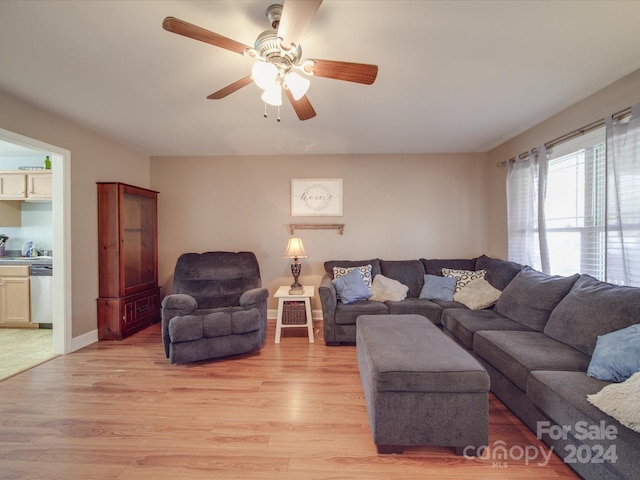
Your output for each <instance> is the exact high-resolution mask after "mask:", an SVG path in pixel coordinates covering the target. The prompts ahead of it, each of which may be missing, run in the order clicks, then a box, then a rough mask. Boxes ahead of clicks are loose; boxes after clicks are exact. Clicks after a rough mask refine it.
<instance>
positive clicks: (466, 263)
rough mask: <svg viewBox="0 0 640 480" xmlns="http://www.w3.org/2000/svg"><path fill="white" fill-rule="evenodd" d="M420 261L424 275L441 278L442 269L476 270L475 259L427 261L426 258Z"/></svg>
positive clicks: (435, 259) (434, 259)
mask: <svg viewBox="0 0 640 480" xmlns="http://www.w3.org/2000/svg"><path fill="white" fill-rule="evenodd" d="M420 261H421V262H422V264H423V265H424V269H425V270H426V272H425V273H428V274H429V275H438V276H440V277H441V276H442V269H443V268H451V269H453V270H475V269H476V259H475V258H452V259H442V258H432V259H429V260H427V259H426V258H421V259H420Z"/></svg>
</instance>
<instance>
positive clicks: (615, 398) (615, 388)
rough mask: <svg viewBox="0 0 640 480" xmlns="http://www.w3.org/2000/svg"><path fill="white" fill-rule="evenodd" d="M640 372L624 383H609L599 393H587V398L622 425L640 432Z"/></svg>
mask: <svg viewBox="0 0 640 480" xmlns="http://www.w3.org/2000/svg"><path fill="white" fill-rule="evenodd" d="M638 398H640V372H637V373H634V374H633V375H631V377H629V378H628V379H627V380H625V381H624V382H623V383H612V384H611V385H607V386H606V387H604V388H603V389H602V390H600V391H599V392H598V393H594V394H592V395H587V400H588V401H589V403H591V404H592V405H593V406H595V407H598V408H599V409H600V410H602V411H603V412H604V413H606V414H607V415H611V416H612V417H613V418H615V419H616V420H618V421H619V422H620V423H621V424H622V425H624V426H625V427H627V428H630V429H631V430H633V431H635V432H640V409H639V408H638Z"/></svg>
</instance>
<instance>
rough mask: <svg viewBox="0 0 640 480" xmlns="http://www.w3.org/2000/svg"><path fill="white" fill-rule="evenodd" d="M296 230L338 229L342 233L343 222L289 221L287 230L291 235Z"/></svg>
mask: <svg viewBox="0 0 640 480" xmlns="http://www.w3.org/2000/svg"><path fill="white" fill-rule="evenodd" d="M296 230H338V233H340V235H342V234H343V233H344V223H290V224H289V232H290V233H291V235H293V232H295V231H296Z"/></svg>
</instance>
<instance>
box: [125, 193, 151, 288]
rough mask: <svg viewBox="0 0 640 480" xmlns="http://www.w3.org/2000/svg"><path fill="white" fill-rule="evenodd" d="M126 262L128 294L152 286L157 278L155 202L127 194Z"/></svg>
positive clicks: (148, 198)
mask: <svg viewBox="0 0 640 480" xmlns="http://www.w3.org/2000/svg"><path fill="white" fill-rule="evenodd" d="M123 200H124V201H123V210H124V211H123V227H124V232H123V235H124V237H123V240H124V241H123V245H124V246H125V247H124V251H123V257H124V258H123V261H124V286H125V292H127V294H128V293H132V292H133V291H137V290H139V287H141V288H142V287H146V285H147V284H153V283H155V281H156V278H155V241H156V236H155V223H154V220H155V201H154V199H153V198H150V197H145V196H141V195H136V194H132V193H127V192H126V191H125V192H124V199H123Z"/></svg>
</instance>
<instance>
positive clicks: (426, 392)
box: [356, 315, 489, 455]
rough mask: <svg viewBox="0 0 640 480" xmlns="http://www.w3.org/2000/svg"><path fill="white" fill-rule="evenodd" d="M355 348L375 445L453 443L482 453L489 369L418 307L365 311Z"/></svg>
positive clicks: (383, 448)
mask: <svg viewBox="0 0 640 480" xmlns="http://www.w3.org/2000/svg"><path fill="white" fill-rule="evenodd" d="M356 352H357V357H358V366H359V368H360V379H361V381H362V388H363V389H364V397H365V401H366V404H367V413H368V416H369V425H370V426H371V432H372V434H373V441H374V443H375V444H376V446H377V448H378V453H402V451H403V447H404V446H410V445H437V446H442V447H455V449H456V453H457V454H458V455H479V454H480V453H481V450H482V448H483V447H485V446H486V445H487V444H488V441H489V375H488V374H487V372H486V370H485V369H484V367H483V366H482V365H480V363H479V362H478V361H477V360H476V359H475V358H474V357H473V356H472V355H471V354H470V353H469V352H467V351H466V350H464V349H463V348H462V347H461V346H459V345H458V344H457V343H455V341H453V340H452V339H451V338H449V337H447V336H446V335H445V334H444V333H443V332H442V331H441V330H440V329H439V328H438V327H436V326H435V325H434V324H433V323H432V322H431V321H430V320H428V319H427V318H425V317H423V316H421V315H361V316H360V317H358V319H357V320H356Z"/></svg>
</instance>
